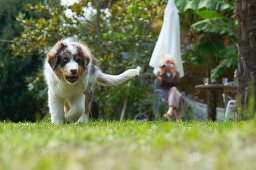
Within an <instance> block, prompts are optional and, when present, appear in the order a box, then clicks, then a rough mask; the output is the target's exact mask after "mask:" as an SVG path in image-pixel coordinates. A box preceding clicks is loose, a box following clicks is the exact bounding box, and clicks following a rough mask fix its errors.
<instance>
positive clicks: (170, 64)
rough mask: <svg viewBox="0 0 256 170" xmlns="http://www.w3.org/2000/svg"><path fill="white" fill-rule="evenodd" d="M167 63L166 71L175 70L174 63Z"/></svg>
mask: <svg viewBox="0 0 256 170" xmlns="http://www.w3.org/2000/svg"><path fill="white" fill-rule="evenodd" d="M167 64H169V67H167V68H166V71H167V72H173V71H175V70H174V68H175V67H174V64H173V63H172V62H167Z"/></svg>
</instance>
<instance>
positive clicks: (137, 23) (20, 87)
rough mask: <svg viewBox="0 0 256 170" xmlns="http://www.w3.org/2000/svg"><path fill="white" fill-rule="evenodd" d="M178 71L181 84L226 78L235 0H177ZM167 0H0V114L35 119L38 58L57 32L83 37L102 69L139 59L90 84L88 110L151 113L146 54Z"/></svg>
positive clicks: (42, 89) (41, 111) (233, 54)
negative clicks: (127, 76)
mask: <svg viewBox="0 0 256 170" xmlns="http://www.w3.org/2000/svg"><path fill="white" fill-rule="evenodd" d="M175 3H176V6H177V8H178V10H179V15H180V24H181V25H180V26H181V52H182V59H183V61H184V70H185V76H184V77H183V78H182V80H181V86H180V89H181V91H183V92H185V93H186V94H188V95H191V96H197V97H198V100H202V101H203V100H204V97H203V96H200V95H199V94H198V92H197V91H196V90H195V88H194V86H195V85H196V84H202V81H203V77H206V76H209V77H212V78H215V79H217V81H220V80H219V79H220V78H221V77H228V78H229V79H232V77H233V71H234V69H235V68H236V67H237V62H238V56H237V55H238V54H237V51H236V47H235V44H236V43H237V37H236V26H237V21H236V20H235V19H234V17H233V15H234V6H235V0H200V1H199V0H176V1H175ZM166 4H167V0H144V1H142V0H91V1H89V0H73V1H68V0H11V1H8V2H6V1H5V0H0V6H1V8H0V120H9V121H14V122H17V121H39V120H41V119H43V118H44V117H45V116H46V115H49V114H48V107H47V89H46V84H45V82H44V79H43V75H42V66H43V62H44V59H45V56H46V54H47V51H48V50H49V48H50V47H52V46H53V45H54V44H55V43H56V42H57V41H58V40H60V39H63V38H65V37H69V36H73V37H76V38H78V39H80V40H81V41H83V42H85V43H86V44H87V45H88V47H89V48H90V49H91V50H92V53H93V54H94V56H95V57H96V58H97V59H98V61H99V63H100V67H101V68H102V70H103V71H104V72H106V73H109V74H118V73H121V72H122V71H124V70H126V69H129V68H134V67H136V66H138V65H139V66H141V67H142V73H141V75H140V76H139V78H135V79H133V80H131V81H129V82H128V83H125V84H123V85H120V86H118V87H102V86H98V85H96V87H95V93H94V94H95V95H94V96H93V104H92V117H93V118H95V119H98V118H101V119H106V120H115V119H119V118H120V114H121V112H122V110H125V113H126V114H125V119H133V118H134V116H135V115H136V114H138V113H144V112H146V113H148V114H151V113H152V107H153V106H152V100H153V87H152V86H153V79H154V74H153V72H152V71H153V69H152V68H150V67H149V60H150V57H151V55H152V51H153V49H154V46H155V43H156V41H157V38H158V35H159V32H160V29H161V26H162V22H163V14H164V9H165V7H166Z"/></svg>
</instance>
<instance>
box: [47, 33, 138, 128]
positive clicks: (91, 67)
mask: <svg viewBox="0 0 256 170" xmlns="http://www.w3.org/2000/svg"><path fill="white" fill-rule="evenodd" d="M139 72H140V68H139V67H137V69H129V70H127V71H125V72H123V73H121V74H119V75H109V74H105V73H103V72H102V71H101V70H100V68H99V67H98V65H97V61H96V60H95V58H94V57H93V55H92V54H91V52H90V50H89V49H88V48H87V47H86V46H85V45H84V44H83V43H81V42H79V41H77V40H75V39H73V38H67V39H64V40H61V41H58V42H57V43H56V44H55V45H54V46H53V47H52V49H51V50H50V51H49V52H48V54H47V57H46V60H45V64H44V76H45V80H46V83H47V85H48V105H49V108H50V114H51V120H52V123H55V124H63V123H65V122H78V123H83V122H86V121H87V120H88V115H89V112H90V103H91V97H92V93H93V86H94V84H95V82H97V83H98V84H101V85H108V86H111V85H118V84H121V83H123V82H125V81H127V80H129V79H131V78H133V77H135V76H136V75H139Z"/></svg>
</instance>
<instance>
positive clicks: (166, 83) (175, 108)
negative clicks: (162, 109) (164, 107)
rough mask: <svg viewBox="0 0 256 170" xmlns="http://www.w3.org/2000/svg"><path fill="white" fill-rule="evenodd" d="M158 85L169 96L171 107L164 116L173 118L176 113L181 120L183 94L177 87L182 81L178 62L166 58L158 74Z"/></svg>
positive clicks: (177, 118)
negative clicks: (177, 67) (177, 69)
mask: <svg viewBox="0 0 256 170" xmlns="http://www.w3.org/2000/svg"><path fill="white" fill-rule="evenodd" d="M157 82H158V86H159V87H160V88H161V89H163V90H164V92H165V94H166V95H167V97H168V106H169V109H168V111H167V113H166V114H164V117H165V118H166V119H168V120H171V119H172V118H173V116H174V115H175V118H176V120H181V116H182V115H181V113H180V97H181V94H180V92H179V91H178V89H177V88H176V86H177V85H178V84H179V82H180V78H179V73H178V72H177V71H176V64H175V62H174V61H173V60H170V59H168V60H166V61H165V62H164V64H162V65H161V66H160V71H159V72H158V74H157Z"/></svg>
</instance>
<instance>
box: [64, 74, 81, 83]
mask: <svg viewBox="0 0 256 170" xmlns="http://www.w3.org/2000/svg"><path fill="white" fill-rule="evenodd" d="M66 80H67V81H68V82H70V83H75V82H76V81H77V80H78V76H66Z"/></svg>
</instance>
